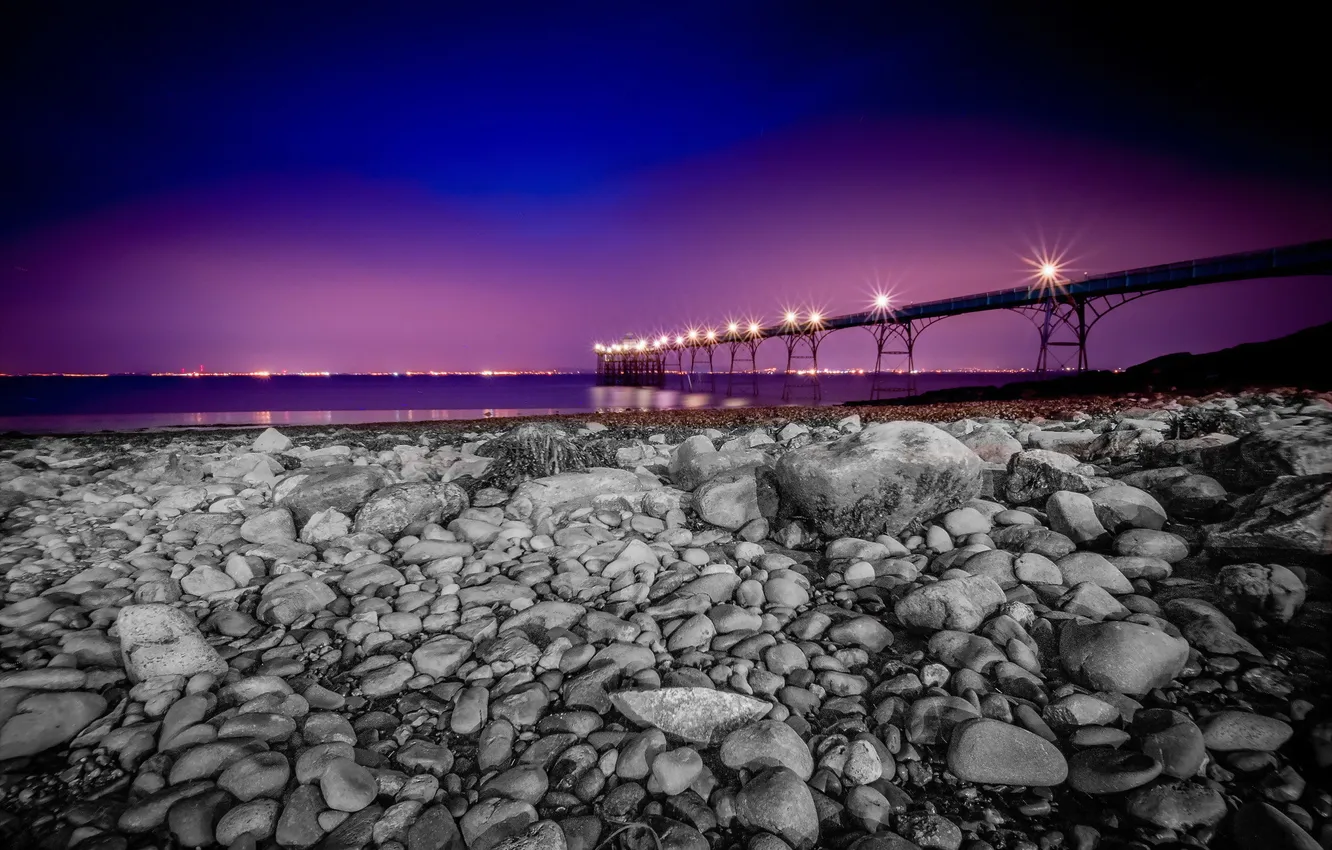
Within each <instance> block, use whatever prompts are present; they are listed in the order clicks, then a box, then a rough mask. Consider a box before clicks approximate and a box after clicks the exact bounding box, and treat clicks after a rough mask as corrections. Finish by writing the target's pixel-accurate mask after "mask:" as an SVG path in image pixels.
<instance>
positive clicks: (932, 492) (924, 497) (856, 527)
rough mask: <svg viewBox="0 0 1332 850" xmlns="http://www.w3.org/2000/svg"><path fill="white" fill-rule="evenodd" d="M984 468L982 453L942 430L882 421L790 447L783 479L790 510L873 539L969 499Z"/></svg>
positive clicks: (840, 533)
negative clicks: (827, 439)
mask: <svg viewBox="0 0 1332 850" xmlns="http://www.w3.org/2000/svg"><path fill="white" fill-rule="evenodd" d="M980 472H981V460H980V458H978V457H977V456H976V454H975V453H974V452H972V451H971V450H970V449H968V448H967V447H966V446H964V445H962V444H961V443H959V442H958V441H957V440H956V439H954V438H953V437H951V436H949V435H948V434H947V433H945V432H944V431H941V430H940V429H938V428H935V427H934V426H932V425H927V424H925V423H922V422H884V423H876V424H873V425H869V426H867V427H866V428H864V429H863V430H861V431H860V432H858V433H856V434H852V435H850V436H847V437H843V438H841V439H839V440H836V441H834V442H831V443H822V444H818V445H810V446H806V447H805V448H802V449H795V450H792V451H789V452H787V453H786V454H785V455H784V456H783V457H782V459H781V460H780V461H779V462H778V464H777V482H778V487H779V489H780V491H781V495H782V501H783V508H782V510H783V511H784V512H786V513H789V514H793V515H800V516H803V517H808V518H809V519H811V520H813V521H814V523H815V524H816V525H818V526H819V528H820V529H821V530H822V531H823V533H824V534H827V535H829V536H830V537H848V536H850V537H865V538H871V537H874V536H875V535H877V534H881V533H886V534H897V533H899V532H901V531H902V530H903V529H904V528H906V526H907V525H908V524H909V523H910V522H911V521H912V520H915V519H923V518H928V517H932V516H935V515H937V514H940V513H943V512H944V511H947V510H951V509H952V508H955V507H960V506H961V505H963V504H965V503H966V501H967V500H968V499H971V498H973V497H975V496H976V495H977V494H978V493H979V492H980Z"/></svg>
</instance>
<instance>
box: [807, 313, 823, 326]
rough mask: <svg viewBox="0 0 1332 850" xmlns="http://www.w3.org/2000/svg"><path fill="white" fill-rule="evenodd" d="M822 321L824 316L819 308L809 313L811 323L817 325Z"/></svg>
mask: <svg viewBox="0 0 1332 850" xmlns="http://www.w3.org/2000/svg"><path fill="white" fill-rule="evenodd" d="M821 321H823V316H822V314H820V313H819V312H818V311H817V310H815V311H814V312H813V313H810V314H809V323H810V324H811V325H817V324H818V323H819V322H821Z"/></svg>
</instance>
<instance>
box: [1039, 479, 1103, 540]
mask: <svg viewBox="0 0 1332 850" xmlns="http://www.w3.org/2000/svg"><path fill="white" fill-rule="evenodd" d="M1045 513H1046V516H1048V517H1049V518H1050V528H1051V529H1052V530H1054V531H1057V532H1059V533H1060V534H1062V535H1064V536H1065V537H1067V538H1068V539H1069V540H1072V541H1073V542H1074V543H1075V544H1077V545H1079V546H1085V545H1087V544H1090V543H1096V542H1098V541H1100V540H1102V539H1104V538H1106V537H1108V534H1107V532H1106V529H1105V526H1103V525H1102V524H1101V520H1100V518H1099V517H1098V516H1097V511H1096V505H1095V504H1094V503H1093V502H1092V500H1091V497H1090V496H1088V495H1087V494H1085V493H1074V492H1072V491H1070V490H1056V491H1055V492H1053V493H1051V494H1050V497H1049V498H1048V499H1046V500H1045Z"/></svg>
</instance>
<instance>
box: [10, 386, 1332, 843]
mask: <svg viewBox="0 0 1332 850" xmlns="http://www.w3.org/2000/svg"><path fill="white" fill-rule="evenodd" d="M1329 494H1332V401H1329V398H1328V397H1327V396H1326V395H1318V394H1310V393H1302V392H1298V391H1296V390H1264V391H1261V392H1259V391H1255V392H1251V393H1242V394H1238V395H1213V396H1206V397H1197V398H1177V397H1169V396H1164V395H1144V396H1140V397H1138V396H1134V397H1123V398H1105V397H1087V398H1066V399H1060V400H1033V401H1013V402H977V403H960V404H938V405H911V406H908V405H903V406H883V407H866V408H854V409H850V408H833V407H824V408H789V407H786V408H768V409H747V408H746V409H734V410H690V411H653V412H650V413H648V412H643V413H621V414H607V415H585V416H572V417H560V418H542V419H534V420H484V421H477V422H448V423H438V422H436V423H421V424H419V425H408V426H404V425H401V424H394V425H362V426H347V427H309V428H291V429H283V430H282V431H278V430H274V429H271V428H270V429H266V430H261V429H254V428H247V429H232V430H197V431H184V430H178V431H159V432H140V433H99V434H89V435H82V436H71V437H39V436H22V435H13V434H10V435H2V436H0V593H2V594H3V598H2V599H0V840H3V842H4V846H6V847H14V848H29V847H32V848H49V849H50V850H131V848H160V850H167V848H187V847H188V848H194V847H226V848H235V849H236V850H249V848H316V847H317V848H327V850H353V849H354V848H368V847H375V848H383V850H463V849H464V848H466V849H467V850H519V848H528V849H529V850H537V849H538V848H543V849H549V850H600V848H612V847H615V848H626V850H629V849H630V848H631V849H632V850H646V849H647V848H673V850H729V848H737V850H740V849H741V848H743V850H783V849H784V848H785V849H786V850H812V848H837V850H841V849H842V848H851V849H852V850H913V848H920V850H1061V848H1068V850H1097V848H1098V847H1116V848H1120V847H1122V848H1135V850H1146V848H1153V847H1165V846H1171V847H1173V846H1185V845H1188V846H1193V847H1213V846H1215V847H1236V848H1240V847H1246V848H1247V847H1259V846H1265V847H1269V848H1277V847H1281V848H1288V847H1289V848H1302V850H1316V848H1319V847H1322V848H1330V847H1332V672H1330V671H1329V666H1328V653H1329V651H1332V641H1330V640H1329V637H1328V634H1329V631H1328V627H1329V625H1332V617H1330V616H1329V614H1330V613H1332V590H1329V585H1328V582H1327V579H1326V575H1325V573H1326V570H1327V568H1328V565H1329V520H1330V518H1332V502H1330V501H1329V498H1330V496H1329Z"/></svg>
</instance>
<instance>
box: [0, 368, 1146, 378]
mask: <svg viewBox="0 0 1332 850" xmlns="http://www.w3.org/2000/svg"><path fill="white" fill-rule="evenodd" d="M786 371H787V370H784V369H777V368H771V369H744V370H737V372H736V373H737V374H743V375H749V374H758V375H781V374H785V373H786ZM793 371H796V372H797V373H799V374H808V373H809V372H810V371H811V370H809V369H800V370H793ZM882 371H883V372H885V373H896V372H903V371H904V370H901V369H885V370H882ZM912 371H913V373H914V374H917V375H926V374H1026V373H1033V374H1034V373H1035V372H1036V370H1035V369H1030V368H1007V369H996V368H966V369H914V370H912ZM1092 371H1110V372H1114V371H1120V370H1119V369H1106V370H1092ZM818 373H819V374H821V375H871V374H873V373H874V370H873V369H819V370H818ZM596 374H597V371H596V370H595V369H480V370H428V371H417V370H400V371H397V372H379V371H375V372H326V371H295V372H292V371H287V370H282V371H277V372H273V371H255V372H199V371H194V372H0V378H336V377H393V378H398V377H408V378H419V377H484V378H506V377H534V376H553V375H596ZM669 374H673V375H674V374H681V375H683V374H695V375H707V374H718V375H721V374H729V370H728V371H725V372H723V371H716V370H714V371H713V372H712V373H709V372H706V371H699V372H692V373H690V372H681V371H676V370H670V371H669Z"/></svg>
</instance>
